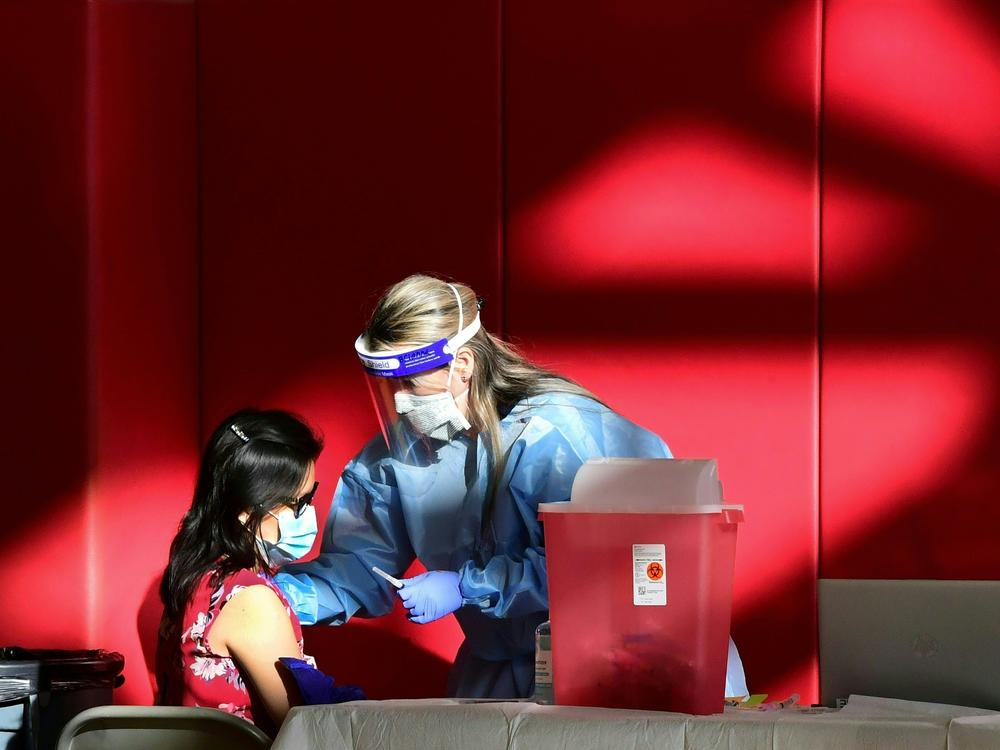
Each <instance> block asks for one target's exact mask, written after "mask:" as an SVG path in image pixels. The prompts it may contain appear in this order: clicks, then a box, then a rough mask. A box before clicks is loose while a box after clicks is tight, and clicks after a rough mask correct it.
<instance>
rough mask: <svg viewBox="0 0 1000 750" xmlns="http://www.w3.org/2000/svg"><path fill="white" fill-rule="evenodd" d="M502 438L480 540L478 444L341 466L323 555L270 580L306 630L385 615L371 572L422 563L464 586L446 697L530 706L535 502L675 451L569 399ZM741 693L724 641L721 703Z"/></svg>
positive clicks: (539, 605) (544, 611)
mask: <svg viewBox="0 0 1000 750" xmlns="http://www.w3.org/2000/svg"><path fill="white" fill-rule="evenodd" d="M500 428H501V436H502V445H503V448H504V450H505V451H507V450H509V459H508V462H507V466H506V468H505V471H504V474H503V477H502V481H501V482H500V486H499V489H498V491H497V493H496V498H495V501H494V502H495V505H494V512H493V520H492V528H491V529H489V531H490V532H491V533H487V534H483V533H482V532H481V524H482V513H483V508H484V504H485V502H486V499H487V483H488V481H489V477H490V469H491V466H492V462H491V459H490V457H489V452H488V451H487V449H486V445H485V442H484V440H483V439H482V438H478V437H477V438H471V437H468V436H464V435H463V436H461V437H458V438H456V439H454V440H452V441H451V442H448V443H442V444H441V447H440V448H438V449H437V451H436V457H435V460H434V461H432V462H430V463H429V465H426V466H410V465H406V464H403V463H401V462H400V461H398V460H396V459H394V458H391V457H390V456H389V453H388V449H387V448H386V446H385V442H384V441H383V439H382V437H381V436H378V437H377V438H376V439H374V440H372V441H371V442H370V443H368V445H367V446H366V447H365V448H364V450H362V452H361V453H360V454H359V455H358V456H356V457H355V458H354V459H353V460H352V461H351V462H350V463H349V464H348V465H347V467H346V468H345V469H344V473H343V475H342V477H341V480H340V483H339V485H338V486H337V490H336V493H335V494H334V498H333V506H332V509H331V513H330V517H329V519H328V520H327V525H326V529H325V532H324V535H323V545H322V551H321V553H320V555H319V557H318V558H316V559H315V560H312V561H310V562H307V563H299V564H294V565H289V566H287V567H285V568H284V569H283V572H282V573H279V574H278V576H277V578H276V580H277V583H278V585H279V586H281V588H282V589H283V591H284V592H285V593H286V594H287V595H288V598H289V601H290V602H291V603H292V606H293V607H294V608H295V611H296V613H297V614H298V615H299V617H300V618H301V620H302V622H303V623H304V624H311V623H315V622H319V623H325V624H330V625H340V624H343V623H344V622H346V621H347V620H348V619H349V618H351V617H353V616H355V615H360V616H363V617H377V616H379V615H384V614H387V613H388V612H390V611H391V610H392V608H393V605H394V603H395V599H396V594H395V590H394V589H393V588H392V587H391V586H390V585H389V584H388V583H387V582H385V581H384V580H382V578H380V577H378V576H377V575H376V574H374V573H373V572H372V566H373V565H374V566H378V567H379V568H382V569H383V570H385V571H387V572H389V573H391V574H393V575H395V576H397V577H398V576H400V575H402V574H403V573H404V571H406V569H407V568H408V567H409V566H410V563H412V562H413V560H414V558H419V559H420V561H421V562H422V563H423V564H424V566H425V567H426V568H427V569H428V570H454V571H458V572H459V576H460V578H459V586H460V589H461V593H462V597H463V600H464V601H463V606H462V607H461V608H459V609H458V610H457V611H456V612H455V617H457V618H458V622H459V624H460V625H461V627H462V631H463V632H464V633H465V640H464V642H463V643H462V645H461V647H460V648H459V651H458V654H457V656H456V659H455V666H454V668H453V670H452V673H451V677H450V679H449V684H448V693H449V695H453V696H460V697H468V698H519V697H520V698H523V697H528V696H530V695H531V692H532V689H533V686H534V669H535V666H534V653H535V628H536V627H537V626H538V625H539V623H541V622H544V621H545V620H547V619H548V616H549V615H548V606H549V605H548V576H547V574H546V568H545V541H544V538H543V536H542V526H541V523H540V522H539V520H538V504H539V503H547V502H558V501H565V500H568V499H569V497H570V489H571V487H572V486H573V479H574V477H575V476H576V472H577V470H578V469H579V468H580V466H582V465H583V463H584V462H585V461H586V460H587V459H588V458H594V457H600V456H606V457H643V458H670V457H671V455H670V450H669V449H668V448H667V446H666V445H665V444H664V442H663V441H662V440H661V439H660V438H659V437H657V436H656V435H654V434H653V433H651V432H649V431H647V430H644V429H643V428H641V427H639V426H637V425H635V424H633V423H632V422H630V421H628V420H627V419H625V418H624V417H621V416H619V415H618V414H616V413H615V412H613V411H611V410H610V409H608V408H606V407H604V406H602V405H600V404H598V403H597V402H595V401H593V400H591V399H587V398H584V397H581V396H575V395H570V394H564V393H550V394H544V395H541V396H533V397H531V398H528V399H525V400H523V401H521V402H519V403H518V404H517V405H516V406H515V407H514V408H513V409H512V410H511V411H510V413H508V414H507V415H506V416H505V417H504V418H503V419H502V420H501V422H500ZM484 539H485V541H484ZM595 604H596V603H595ZM734 655H735V664H734V659H733V657H734ZM734 689H738V690H739V692H735V693H734V692H732V691H733V690H734ZM745 692H746V690H745V684H744V679H743V667H742V664H740V661H739V655H738V654H737V653H736V649H735V645H733V644H732V643H730V659H729V669H728V674H727V686H726V694H727V695H734V694H735V695H741V694H745Z"/></svg>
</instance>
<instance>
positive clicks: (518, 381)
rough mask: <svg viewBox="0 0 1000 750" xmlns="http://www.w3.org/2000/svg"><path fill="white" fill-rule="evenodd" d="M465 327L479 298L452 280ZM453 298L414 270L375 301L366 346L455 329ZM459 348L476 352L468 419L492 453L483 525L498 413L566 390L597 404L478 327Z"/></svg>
mask: <svg viewBox="0 0 1000 750" xmlns="http://www.w3.org/2000/svg"><path fill="white" fill-rule="evenodd" d="M451 286H454V287H455V289H456V290H458V294H459V297H460V298H461V304H462V316H461V317H462V319H463V321H464V324H465V325H466V326H468V325H469V323H470V322H472V320H474V319H475V317H476V311H477V309H478V299H477V297H476V293H475V292H474V291H473V290H472V289H471V288H469V287H468V286H466V285H465V284H460V283H457V282H453V283H452V284H451ZM458 327H459V308H458V300H457V299H456V298H455V293H454V292H453V291H452V289H451V287H450V286H449V285H448V282H446V281H442V280H441V279H436V278H433V277H431V276H423V275H415V276H410V277H408V278H405V279H403V280H402V281H400V282H399V283H397V284H394V285H393V286H391V287H390V288H389V289H388V290H386V292H385V293H384V294H383V295H382V297H381V298H380V299H379V301H378V302H377V303H376V305H375V310H374V311H373V312H372V315H371V318H370V319H369V321H368V326H367V327H366V328H365V332H364V343H365V346H366V348H367V349H368V350H369V351H380V350H388V349H398V348H401V347H404V346H419V345H424V344H430V343H432V342H434V341H438V340H440V339H443V338H452V337H454V336H455V334H456V333H458ZM462 348H468V349H469V350H470V351H471V352H472V354H473V356H474V357H475V366H474V368H473V372H472V378H471V380H470V383H469V414H468V419H469V422H470V424H471V425H472V427H473V429H475V430H477V431H478V432H480V433H481V434H483V435H484V436H485V437H486V439H487V443H486V444H487V446H488V448H489V453H490V458H491V466H492V468H491V471H490V482H489V489H488V491H487V500H486V507H485V508H484V509H483V530H484V532H485V531H486V529H487V524H488V523H489V522H490V521H491V520H492V508H493V501H494V499H495V498H496V493H497V491H498V488H499V484H500V480H501V478H502V477H503V473H504V470H505V469H506V466H507V454H506V452H504V450H503V444H502V442H501V439H500V414H501V411H503V412H504V413H506V412H507V411H509V410H510V409H511V408H513V406H514V405H515V404H517V403H518V402H519V401H521V400H523V399H525V398H528V397H530V396H537V395H539V394H543V393H556V392H558V393H568V394H572V395H576V396H583V397H584V398H588V399H591V400H593V401H595V402H597V403H598V404H602V405H603V402H601V401H600V399H598V398H597V397H596V396H595V395H594V394H592V393H591V392H590V391H588V390H587V389H586V388H584V387H583V386H581V385H579V384H577V383H575V382H573V381H572V380H570V379H569V378H565V377H563V376H562V375H558V374H556V373H554V372H550V371H548V370H545V369H543V368H541V367H538V366H537V365H534V364H532V363H531V362H529V361H528V360H527V359H525V358H524V356H523V355H521V354H520V353H519V352H518V351H517V349H516V348H514V347H513V346H511V345H510V344H508V343H506V342H504V341H502V340H501V339H499V338H497V337H496V336H493V335H491V334H490V333H489V332H487V331H486V329H484V328H481V329H480V330H479V331H478V332H477V333H476V335H475V336H473V337H472V339H471V340H470V341H469V342H468V343H467V344H465V345H464V346H463V347H462Z"/></svg>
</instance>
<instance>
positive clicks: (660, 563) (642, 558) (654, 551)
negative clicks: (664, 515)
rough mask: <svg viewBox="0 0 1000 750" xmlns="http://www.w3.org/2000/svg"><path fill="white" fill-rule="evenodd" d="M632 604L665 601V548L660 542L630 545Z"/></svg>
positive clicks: (645, 604)
mask: <svg viewBox="0 0 1000 750" xmlns="http://www.w3.org/2000/svg"><path fill="white" fill-rule="evenodd" d="M632 584H633V585H632V604H634V605H635V606H637V607H652V606H664V605H666V603H667V549H666V546H665V545H662V544H633V545H632Z"/></svg>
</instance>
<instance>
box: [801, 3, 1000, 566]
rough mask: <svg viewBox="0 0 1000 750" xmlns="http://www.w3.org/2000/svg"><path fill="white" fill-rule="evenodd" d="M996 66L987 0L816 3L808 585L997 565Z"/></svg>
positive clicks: (997, 46)
mask: <svg viewBox="0 0 1000 750" xmlns="http://www.w3.org/2000/svg"><path fill="white" fill-rule="evenodd" d="M888 30H891V33H888ZM998 59H1000V13H998V10H997V7H996V4H994V3H990V2H978V3H977V2H946V1H945V0H940V1H938V0H928V1H927V2H921V3H907V4H902V3H894V2H890V1H889V0H885V1H879V2H874V1H872V0H830V1H829V2H828V3H827V19H826V62H825V80H824V91H825V97H824V115H823V133H824V151H823V163H824V188H823V195H824V199H823V211H824V231H823V273H824V283H823V329H822V340H823V391H822V398H823V401H822V404H823V411H822V415H823V416H822V446H823V449H822V467H823V474H822V538H823V557H822V567H821V571H822V574H823V576H825V577H831V578H841V577H843V578H985V579H995V578H997V577H1000V556H998V555H997V553H996V539H995V534H994V533H993V525H992V524H991V523H990V522H989V520H988V519H989V518H990V515H989V514H990V508H991V506H992V503H993V501H994V498H995V497H996V496H997V494H998V493H1000V470H998V469H997V463H996V456H997V454H998V450H1000V411H998V408H1000V405H998V394H997V383H998V382H1000V381H998V379H997V376H998V371H1000V323H998V322H997V321H998V320H1000V318H998V317H997V315H996V311H995V310H994V300H995V299H996V296H997V289H998V286H997V282H996V278H997V273H998V271H1000V260H998V258H997V253H996V248H997V247H998V245H1000V228H998V224H997V221H996V206H997V202H998V199H1000V66H998V64H997V60H998ZM852 193H853V195H852ZM859 194H861V195H863V196H864V201H863V204H860V202H859V201H858V200H857V197H856V196H857V195H859Z"/></svg>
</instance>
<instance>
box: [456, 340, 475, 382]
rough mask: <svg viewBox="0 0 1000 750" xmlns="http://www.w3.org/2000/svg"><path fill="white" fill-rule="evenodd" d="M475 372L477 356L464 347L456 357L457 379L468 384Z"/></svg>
mask: <svg viewBox="0 0 1000 750" xmlns="http://www.w3.org/2000/svg"><path fill="white" fill-rule="evenodd" d="M475 371H476V355H475V354H473V353H472V349H470V348H469V347H467V346H463V347H462V348H461V349H459V350H458V354H456V355H455V377H456V378H458V379H459V380H460V381H461V382H463V383H468V382H469V381H471V380H472V375H473V373H474V372H475Z"/></svg>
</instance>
